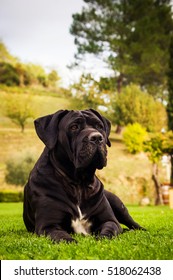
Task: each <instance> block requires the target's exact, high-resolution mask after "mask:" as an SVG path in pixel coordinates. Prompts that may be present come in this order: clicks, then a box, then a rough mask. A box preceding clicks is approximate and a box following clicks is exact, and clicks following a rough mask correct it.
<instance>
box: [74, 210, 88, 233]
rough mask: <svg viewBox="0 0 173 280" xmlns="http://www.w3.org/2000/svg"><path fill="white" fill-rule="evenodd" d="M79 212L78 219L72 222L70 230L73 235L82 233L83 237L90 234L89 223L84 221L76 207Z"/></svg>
mask: <svg viewBox="0 0 173 280" xmlns="http://www.w3.org/2000/svg"><path fill="white" fill-rule="evenodd" d="M77 208H78V212H79V218H77V219H76V220H72V223H71V225H72V228H73V230H74V232H75V233H82V234H84V235H88V234H89V233H90V227H91V223H90V222H89V221H88V220H87V219H84V215H83V214H82V212H81V210H80V208H79V206H77Z"/></svg>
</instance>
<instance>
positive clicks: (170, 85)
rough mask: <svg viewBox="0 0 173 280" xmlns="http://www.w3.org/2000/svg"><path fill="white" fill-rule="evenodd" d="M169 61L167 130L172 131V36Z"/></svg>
mask: <svg viewBox="0 0 173 280" xmlns="http://www.w3.org/2000/svg"><path fill="white" fill-rule="evenodd" d="M169 50H170V59H169V70H168V74H167V75H168V103H167V113H168V128H169V130H172V131H173V36H172V37H171V43H170V48H169Z"/></svg>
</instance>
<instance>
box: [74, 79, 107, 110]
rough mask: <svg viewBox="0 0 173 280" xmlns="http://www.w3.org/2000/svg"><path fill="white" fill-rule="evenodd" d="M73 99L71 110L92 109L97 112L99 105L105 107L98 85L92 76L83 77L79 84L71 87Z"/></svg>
mask: <svg viewBox="0 0 173 280" xmlns="http://www.w3.org/2000/svg"><path fill="white" fill-rule="evenodd" d="M71 90H72V93H73V98H72V102H71V108H74V109H78V110H82V109H86V108H92V109H95V110H97V109H98V106H99V105H104V100H103V99H102V98H101V94H100V91H99V87H98V84H97V83H96V82H95V81H94V79H93V78H92V77H91V75H82V76H81V77H80V80H79V82H78V83H75V84H73V85H72V86H71Z"/></svg>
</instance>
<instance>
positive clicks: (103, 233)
mask: <svg viewBox="0 0 173 280" xmlns="http://www.w3.org/2000/svg"><path fill="white" fill-rule="evenodd" d="M122 231H123V230H122V228H121V226H120V225H119V224H116V223H115V222H112V221H108V222H105V223H104V224H102V226H101V229H100V234H99V236H100V237H107V238H112V237H115V236H117V235H118V234H120V233H122Z"/></svg>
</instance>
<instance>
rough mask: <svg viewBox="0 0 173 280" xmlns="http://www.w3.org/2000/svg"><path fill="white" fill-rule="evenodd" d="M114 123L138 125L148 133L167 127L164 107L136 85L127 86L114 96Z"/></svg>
mask: <svg viewBox="0 0 173 280" xmlns="http://www.w3.org/2000/svg"><path fill="white" fill-rule="evenodd" d="M113 109H114V112H115V116H114V122H115V123H117V124H118V125H121V126H126V125H128V124H132V123H136V122H137V123H140V124H141V125H142V126H143V127H145V128H146V129H147V131H149V132H159V131H161V129H163V128H165V127H166V125H167V115H166V110H165V107H164V106H163V104H162V103H160V102H159V101H155V100H154V98H153V97H152V96H151V95H149V94H148V93H146V92H143V91H141V89H140V88H139V87H138V86H137V85H133V84H131V85H129V86H127V87H125V88H123V89H122V93H121V94H117V95H116V99H115V103H114V105H113Z"/></svg>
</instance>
